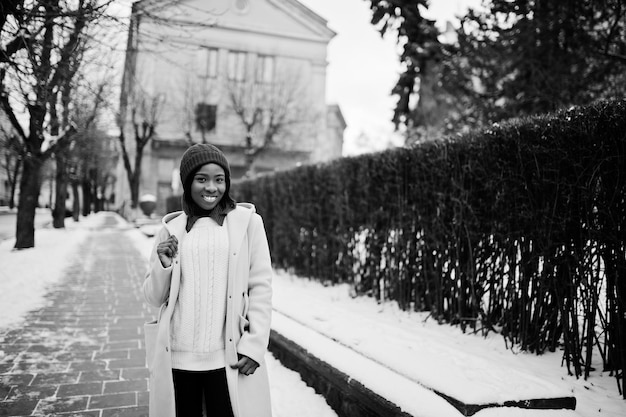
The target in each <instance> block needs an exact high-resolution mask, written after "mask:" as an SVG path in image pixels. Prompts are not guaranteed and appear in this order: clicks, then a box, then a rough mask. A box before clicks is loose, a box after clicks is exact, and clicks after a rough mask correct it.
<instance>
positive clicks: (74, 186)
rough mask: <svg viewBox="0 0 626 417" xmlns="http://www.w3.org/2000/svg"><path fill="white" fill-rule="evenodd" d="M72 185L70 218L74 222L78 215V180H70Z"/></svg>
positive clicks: (77, 219)
mask: <svg viewBox="0 0 626 417" xmlns="http://www.w3.org/2000/svg"><path fill="white" fill-rule="evenodd" d="M71 186H72V199H73V202H72V218H73V219H74V221H75V222H77V221H79V220H80V219H79V215H80V194H79V192H78V181H76V180H73V181H71Z"/></svg>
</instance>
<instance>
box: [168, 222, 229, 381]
mask: <svg viewBox="0 0 626 417" xmlns="http://www.w3.org/2000/svg"><path fill="white" fill-rule="evenodd" d="M226 221H228V220H227V219H226V220H225V222H224V224H223V225H222V226H219V225H218V224H217V223H216V222H215V221H214V220H213V219H211V218H209V217H202V218H200V219H198V220H197V221H196V223H195V224H194V226H193V227H192V228H191V230H190V231H189V233H188V235H187V236H186V237H185V239H183V241H182V242H181V247H180V248H179V250H180V263H181V283H180V291H179V293H178V300H177V302H176V306H175V308H174V314H173V317H172V321H171V334H172V367H173V368H174V369H184V370H189V371H207V370H212V369H219V368H223V367H224V366H225V364H226V361H225V359H224V346H225V345H224V330H225V320H226V289H227V278H228V246H229V242H228V228H227V224H226Z"/></svg>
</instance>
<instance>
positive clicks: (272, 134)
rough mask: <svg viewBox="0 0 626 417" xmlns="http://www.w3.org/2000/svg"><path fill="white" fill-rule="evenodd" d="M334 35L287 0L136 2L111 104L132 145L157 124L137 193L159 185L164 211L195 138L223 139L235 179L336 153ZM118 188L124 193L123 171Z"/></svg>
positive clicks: (339, 123) (155, 190)
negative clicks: (329, 83)
mask: <svg viewBox="0 0 626 417" xmlns="http://www.w3.org/2000/svg"><path fill="white" fill-rule="evenodd" d="M334 35H335V33H334V32H333V31H332V30H330V29H329V28H328V27H327V25H326V21H325V20H324V19H322V18H321V17H320V16H318V15H316V14H315V13H314V12H312V11H311V10H309V9H308V8H306V7H305V6H303V5H302V4H300V3H299V2H297V1H296V0H254V1H252V0H211V1H206V0H170V1H163V0H158V1H157V0H141V1H138V2H136V3H134V5H133V12H132V17H131V25H130V32H129V38H128V50H127V56H126V64H125V71H124V78H123V85H122V93H121V100H120V114H122V115H123V116H125V120H124V121H123V124H122V125H123V129H124V134H125V137H126V138H127V139H126V146H127V148H128V151H129V153H130V154H131V155H132V154H133V152H134V146H135V141H134V139H133V138H134V137H135V134H136V133H137V132H140V133H142V132H146V130H142V129H143V128H145V127H148V128H152V127H153V128H154V133H153V136H152V139H151V140H150V142H148V145H146V147H145V148H144V158H143V163H142V176H141V181H140V191H139V194H140V196H141V195H145V194H152V195H154V196H156V198H157V213H159V214H163V213H165V199H166V198H167V197H168V196H171V195H173V194H179V193H181V190H180V184H179V183H178V179H177V177H178V173H177V167H178V165H179V161H180V157H181V155H182V153H183V152H184V150H185V149H186V148H187V146H189V144H190V143H193V142H203V141H206V142H208V143H212V144H215V145H217V146H218V147H220V148H221V149H222V150H223V151H224V152H225V153H226V156H227V158H228V159H229V161H230V162H231V168H232V172H233V178H234V179H237V178H241V177H243V176H245V175H252V174H262V173H266V172H272V171H275V170H283V169H288V168H290V167H294V166H297V165H299V164H308V163H317V162H323V161H327V160H330V159H333V158H337V157H340V156H341V149H342V145H343V131H344V130H345V127H346V124H345V121H344V119H343V116H342V115H341V111H340V109H339V107H338V106H336V105H332V106H328V105H327V104H326V94H325V90H326V66H327V61H326V55H327V46H328V43H329V42H330V40H331V39H332V38H333V37H334ZM148 132H149V130H148ZM130 159H131V160H133V157H132V156H131V158H130ZM117 178H119V179H122V178H126V174H125V172H123V165H122V164H121V163H120V166H119V170H118V173H117ZM117 188H118V189H117V191H116V195H117V196H120V197H121V198H118V201H120V202H121V201H122V200H128V198H129V196H130V192H129V187H128V182H127V181H121V180H120V181H118V182H117Z"/></svg>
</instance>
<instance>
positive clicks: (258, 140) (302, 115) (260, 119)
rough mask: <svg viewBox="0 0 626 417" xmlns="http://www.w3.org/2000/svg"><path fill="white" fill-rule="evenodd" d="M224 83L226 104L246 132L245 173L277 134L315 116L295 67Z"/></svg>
mask: <svg viewBox="0 0 626 417" xmlns="http://www.w3.org/2000/svg"><path fill="white" fill-rule="evenodd" d="M226 87H227V94H228V99H229V104H230V107H231V109H232V111H233V112H234V113H235V114H236V115H237V118H238V119H239V121H240V122H241V123H242V125H243V127H244V129H245V133H246V137H245V155H246V166H247V175H251V174H252V171H253V166H254V162H255V159H256V158H257V157H258V156H259V154H260V153H261V152H263V151H264V150H266V149H267V148H268V147H270V146H272V145H273V144H274V143H275V141H276V139H277V137H278V136H279V135H282V134H286V133H289V132H290V131H292V130H293V129H294V128H295V127H302V126H306V125H308V124H311V123H313V122H314V121H315V120H316V118H317V117H318V116H319V115H318V114H317V113H318V112H316V111H315V109H314V108H313V106H311V104H310V101H309V100H308V95H307V94H306V90H305V87H304V85H303V84H302V83H301V82H300V81H299V80H298V72H297V71H295V70H292V71H285V72H284V73H282V74H280V76H278V77H275V81H270V82H261V81H257V80H255V79H254V78H251V79H245V80H229V81H228V82H227V84H226Z"/></svg>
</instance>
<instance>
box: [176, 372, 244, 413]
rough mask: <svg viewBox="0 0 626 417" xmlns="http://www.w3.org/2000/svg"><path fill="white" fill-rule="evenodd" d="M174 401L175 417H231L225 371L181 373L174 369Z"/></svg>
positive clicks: (231, 411)
mask: <svg viewBox="0 0 626 417" xmlns="http://www.w3.org/2000/svg"><path fill="white" fill-rule="evenodd" d="M172 375H173V377H174V398H175V400H176V416H177V417H202V416H203V406H204V408H205V410H206V416H207V417H233V410H232V407H231V404H230V396H229V394H228V386H227V384H226V371H225V370H224V369H223V368H222V369H216V370H213V371H185V370H180V369H174V370H173V371H172Z"/></svg>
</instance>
